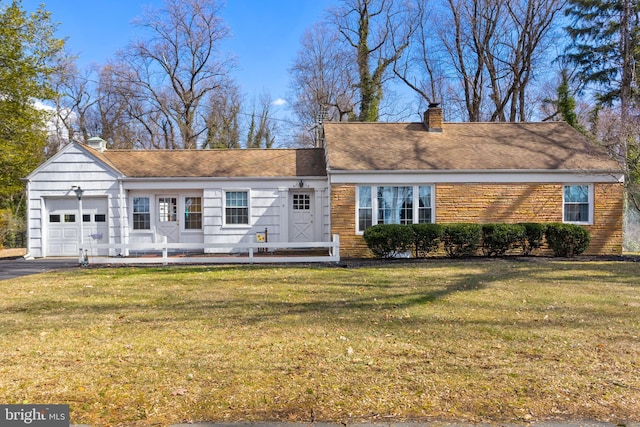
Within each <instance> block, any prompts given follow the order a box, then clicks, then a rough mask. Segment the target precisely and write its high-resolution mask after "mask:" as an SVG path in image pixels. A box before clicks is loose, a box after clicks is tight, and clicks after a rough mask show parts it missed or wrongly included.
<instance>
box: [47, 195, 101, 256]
mask: <svg viewBox="0 0 640 427" xmlns="http://www.w3.org/2000/svg"><path fill="white" fill-rule="evenodd" d="M45 206H46V212H47V213H46V217H45V221H46V230H47V233H46V238H47V241H46V243H45V247H46V248H47V252H46V256H78V254H79V250H80V234H81V230H82V236H83V241H84V249H90V250H91V246H92V245H94V244H96V243H108V242H109V233H108V231H109V227H108V216H107V206H108V202H107V199H106V198H85V199H83V200H82V214H80V209H79V208H80V206H79V202H78V199H77V198H59V199H57V198H56V199H54V198H52V199H46V200H45ZM81 221H82V223H81ZM91 252H92V253H93V254H97V252H96V250H95V249H93V250H92V251H91ZM100 252H101V253H100V254H101V255H102V252H104V253H105V254H106V253H107V250H104V251H100Z"/></svg>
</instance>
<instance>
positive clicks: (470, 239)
mask: <svg viewBox="0 0 640 427" xmlns="http://www.w3.org/2000/svg"><path fill="white" fill-rule="evenodd" d="M481 240H482V227H481V226H480V225H479V224H470V223H456V224H445V225H444V233H443V236H442V241H443V243H444V250H445V252H446V253H447V256H449V257H451V258H458V257H461V256H469V255H475V253H476V250H477V249H478V247H479V246H480V241H481Z"/></svg>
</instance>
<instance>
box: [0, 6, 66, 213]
mask: <svg viewBox="0 0 640 427" xmlns="http://www.w3.org/2000/svg"><path fill="white" fill-rule="evenodd" d="M55 29H56V26H55V25H53V24H52V23H51V21H50V14H49V13H48V12H46V11H45V10H44V9H43V8H42V7H41V8H40V9H38V10H37V11H36V12H34V13H32V14H27V13H26V12H25V11H24V10H23V9H22V4H21V1H19V0H13V1H12V2H11V3H10V4H9V5H4V4H3V3H2V2H1V1H0V208H3V207H4V208H15V204H16V203H17V200H19V198H20V195H21V193H22V189H23V183H22V182H21V181H20V179H21V178H24V177H25V176H26V175H28V174H29V173H30V172H31V171H32V170H33V169H34V168H35V167H36V166H37V165H38V164H39V163H40V162H41V161H42V160H43V157H44V147H45V144H46V137H47V134H46V120H47V114H46V113H45V112H44V111H43V110H42V109H38V108H36V107H35V100H36V99H40V100H48V99H52V98H53V95H54V93H53V90H52V89H51V86H50V83H49V81H48V78H49V76H50V75H51V73H52V72H53V71H54V69H55V64H56V59H57V57H58V55H59V54H60V53H61V52H62V48H63V45H64V42H63V40H60V39H56V38H55V37H54V36H53V34H54V32H55Z"/></svg>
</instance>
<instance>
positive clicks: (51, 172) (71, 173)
mask: <svg viewBox="0 0 640 427" xmlns="http://www.w3.org/2000/svg"><path fill="white" fill-rule="evenodd" d="M74 185H77V186H80V187H81V188H82V189H83V190H84V195H83V199H84V198H86V199H87V200H89V199H91V198H96V197H101V198H105V197H106V198H107V200H108V204H109V206H108V219H107V221H108V227H109V232H108V233H109V236H108V239H109V241H112V242H113V241H119V239H120V220H119V216H118V212H119V208H118V206H117V202H118V180H117V175H116V174H115V173H114V172H113V171H112V170H110V169H109V168H108V167H106V166H105V165H103V164H101V163H99V162H97V161H96V160H95V159H94V158H93V157H92V156H90V155H89V154H87V153H86V152H85V151H84V150H82V148H80V147H78V146H77V145H76V144H71V145H68V146H67V147H65V148H64V149H63V150H62V151H60V152H59V153H58V154H56V155H55V156H54V157H53V158H51V159H50V160H49V161H47V162H45V163H44V164H43V165H41V166H40V167H39V168H37V169H36V170H35V171H34V172H33V173H32V174H31V175H29V177H28V190H29V191H28V197H29V204H28V206H29V214H28V225H29V229H28V235H29V239H28V252H29V255H30V256H32V257H35V258H39V257H44V256H47V255H48V254H47V249H46V242H45V241H44V239H46V236H47V233H46V227H47V221H46V219H47V212H46V203H45V200H47V199H68V200H70V201H72V200H77V197H76V194H75V192H74V191H73V189H72V186H74Z"/></svg>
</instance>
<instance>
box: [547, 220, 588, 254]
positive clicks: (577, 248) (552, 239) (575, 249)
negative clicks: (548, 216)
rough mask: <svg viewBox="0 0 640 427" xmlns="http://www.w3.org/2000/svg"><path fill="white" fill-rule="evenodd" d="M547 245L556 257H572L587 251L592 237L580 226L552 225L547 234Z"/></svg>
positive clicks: (548, 227)
mask: <svg viewBox="0 0 640 427" xmlns="http://www.w3.org/2000/svg"><path fill="white" fill-rule="evenodd" d="M545 237H546V239H547V244H548V245H549V247H550V248H551V250H552V251H553V255H554V256H558V257H572V256H575V255H580V254H581V253H582V252H584V251H585V250H587V248H588V247H589V242H590V241H591V236H590V235H589V232H588V231H587V230H586V229H585V228H583V227H580V226H579V225H575V224H562V223H551V224H548V225H547V231H546V233H545Z"/></svg>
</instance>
